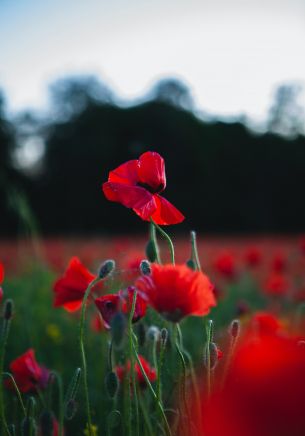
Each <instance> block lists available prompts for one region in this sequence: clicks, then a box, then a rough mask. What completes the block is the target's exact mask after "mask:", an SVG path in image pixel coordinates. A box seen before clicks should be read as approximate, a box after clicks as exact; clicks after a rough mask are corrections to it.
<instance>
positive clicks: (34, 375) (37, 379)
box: [6, 348, 49, 392]
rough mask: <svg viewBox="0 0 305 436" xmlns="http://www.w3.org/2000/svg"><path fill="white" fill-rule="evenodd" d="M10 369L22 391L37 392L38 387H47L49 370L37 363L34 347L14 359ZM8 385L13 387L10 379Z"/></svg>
mask: <svg viewBox="0 0 305 436" xmlns="http://www.w3.org/2000/svg"><path fill="white" fill-rule="evenodd" d="M10 370H11V372H12V374H13V376H14V379H15V381H16V384H17V386H18V388H19V390H20V391H21V392H35V391H36V389H37V388H39V389H45V388H46V387H47V383H48V378H49V370H48V369H46V368H45V367H44V366H40V365H39V364H38V363H37V361H36V358H35V352H34V350H33V349H32V348H30V349H29V350H27V351H26V352H25V353H24V354H22V355H21V356H19V357H17V359H15V360H13V362H11V364H10ZM6 385H7V386H8V387H9V388H13V386H12V383H11V381H10V380H8V382H7V383H6Z"/></svg>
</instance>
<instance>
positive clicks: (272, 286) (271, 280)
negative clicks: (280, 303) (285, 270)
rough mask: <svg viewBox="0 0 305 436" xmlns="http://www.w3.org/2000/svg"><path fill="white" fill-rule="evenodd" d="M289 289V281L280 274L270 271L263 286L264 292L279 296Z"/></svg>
mask: <svg viewBox="0 0 305 436" xmlns="http://www.w3.org/2000/svg"><path fill="white" fill-rule="evenodd" d="M288 289H289V283H288V281H287V279H286V277H284V276H283V275H282V274H280V273H276V272H274V273H272V274H270V276H269V277H268V278H267V280H266V282H265V286H264V290H265V292H266V294H269V295H274V296H280V295H285V294H286V293H287V291H288Z"/></svg>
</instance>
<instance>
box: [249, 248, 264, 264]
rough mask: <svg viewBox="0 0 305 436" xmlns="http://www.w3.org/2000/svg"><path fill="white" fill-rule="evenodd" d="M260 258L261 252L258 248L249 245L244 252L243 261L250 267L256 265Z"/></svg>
mask: <svg viewBox="0 0 305 436" xmlns="http://www.w3.org/2000/svg"><path fill="white" fill-rule="evenodd" d="M261 260H262V252H261V250H260V249H259V248H257V247H255V246H253V247H249V248H248V249H247V251H246V252H245V262H246V264H247V265H249V266H250V267H255V266H258V265H259V264H260V263H261Z"/></svg>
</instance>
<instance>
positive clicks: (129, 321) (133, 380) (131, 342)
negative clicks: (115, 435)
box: [128, 290, 140, 436]
mask: <svg viewBox="0 0 305 436" xmlns="http://www.w3.org/2000/svg"><path fill="white" fill-rule="evenodd" d="M136 299H137V291H136V290H135V291H134V294H133V299H132V306H131V311H130V314H129V318H128V331H129V354H130V371H131V382H132V387H133V397H134V403H135V412H136V435H137V436H139V434H140V419H139V404H138V393H137V385H136V374H135V368H134V366H135V361H134V354H133V345H134V344H133V331H132V318H133V315H134V312H135V307H136ZM130 410H131V398H130ZM130 418H131V416H130Z"/></svg>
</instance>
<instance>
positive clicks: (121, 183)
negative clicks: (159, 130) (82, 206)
mask: <svg viewBox="0 0 305 436" xmlns="http://www.w3.org/2000/svg"><path fill="white" fill-rule="evenodd" d="M165 187H166V177H165V164H164V160H163V158H162V157H161V156H160V155H159V154H158V153H156V152H151V151H148V152H146V153H143V154H142V155H141V156H140V157H139V159H138V160H136V159H135V160H129V161H128V162H126V163H124V164H122V165H120V166H119V167H117V168H116V169H114V170H113V171H110V173H109V177H108V181H107V182H106V183H104V184H103V187H102V188H103V192H104V194H105V196H106V198H107V199H108V200H110V201H115V202H117V203H121V204H123V205H124V206H126V207H128V208H131V209H133V210H134V212H136V214H137V215H139V217H141V218H142V219H143V220H145V221H149V220H150V219H153V220H154V222H155V223H157V224H161V225H168V224H177V223H180V222H181V221H183V220H184V216H183V215H182V213H181V212H179V210H178V209H176V208H175V207H174V206H173V205H172V204H171V203H169V202H168V201H167V200H165V198H163V197H161V195H159V194H160V192H162V191H163V190H164V189H165Z"/></svg>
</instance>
